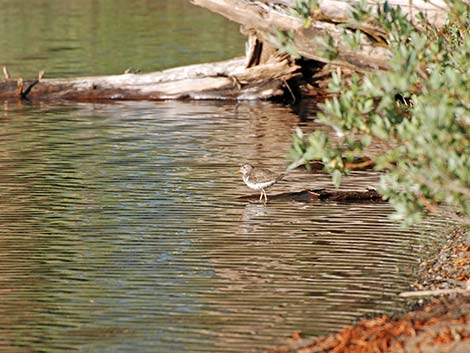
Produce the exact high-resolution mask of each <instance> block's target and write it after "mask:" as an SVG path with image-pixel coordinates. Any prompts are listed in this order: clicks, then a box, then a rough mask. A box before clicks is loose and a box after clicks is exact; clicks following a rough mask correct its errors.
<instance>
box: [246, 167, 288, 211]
mask: <svg viewBox="0 0 470 353" xmlns="http://www.w3.org/2000/svg"><path fill="white" fill-rule="evenodd" d="M240 173H242V178H243V181H244V183H245V184H246V186H248V187H249V188H250V189H253V190H261V195H260V196H259V201H261V200H262V199H263V197H264V203H266V202H268V196H267V195H266V191H265V190H264V189H267V188H269V187H271V186H273V185H274V184H276V183H277V182H278V181H280V180H281V179H282V178H284V176H285V175H286V174H285V173H280V174H276V173H273V172H272V171H270V170H268V169H261V168H255V167H253V166H252V165H251V164H249V163H245V164H243V165H242V166H241V167H240Z"/></svg>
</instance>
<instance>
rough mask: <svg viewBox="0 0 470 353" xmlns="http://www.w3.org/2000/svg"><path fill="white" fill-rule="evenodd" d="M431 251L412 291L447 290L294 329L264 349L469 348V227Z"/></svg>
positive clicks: (308, 352) (345, 352) (288, 352)
mask: <svg viewBox="0 0 470 353" xmlns="http://www.w3.org/2000/svg"><path fill="white" fill-rule="evenodd" d="M432 253H433V255H432V256H429V258H428V259H426V260H423V261H421V262H420V264H419V272H418V280H417V281H416V283H414V284H413V287H414V289H415V290H416V291H417V293H413V294H429V293H419V292H420V291H428V292H429V291H431V292H436V291H438V292H437V293H440V292H439V291H441V292H442V291H447V292H451V293H450V294H446V295H440V296H438V297H436V296H431V297H432V299H429V298H430V296H429V295H424V296H423V298H424V299H421V303H422V305H421V307H419V308H418V309H417V310H416V311H412V312H408V313H406V314H403V315H401V316H399V317H393V318H392V317H390V316H386V315H384V316H381V317H378V318H374V319H369V320H363V321H360V322H359V323H358V324H357V325H355V326H349V327H346V328H344V329H342V330H341V331H339V332H337V333H333V334H330V335H326V336H320V337H314V338H307V339H303V338H300V336H299V335H298V334H294V335H293V337H292V339H291V340H289V342H287V344H286V345H285V346H283V347H277V348H273V349H270V350H268V351H266V352H265V353H333V352H334V353H386V352H387V353H388V352H390V353H405V352H406V353H408V352H410V353H411V352H412V353H444V352H445V353H470V230H469V229H466V228H463V227H458V228H455V229H453V230H452V231H451V232H450V233H449V234H448V236H447V237H446V239H445V242H444V243H443V244H438V245H436V246H435V247H434V251H432ZM457 292H458V293H457Z"/></svg>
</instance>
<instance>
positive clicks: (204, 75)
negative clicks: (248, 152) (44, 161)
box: [0, 54, 300, 101]
mask: <svg viewBox="0 0 470 353" xmlns="http://www.w3.org/2000/svg"><path fill="white" fill-rule="evenodd" d="M4 70H6V69H4ZM299 75H300V73H299V67H298V66H297V65H296V64H295V63H294V62H293V60H291V59H290V58H289V57H288V56H287V55H280V54H278V55H275V56H272V57H271V58H270V59H269V60H268V61H267V62H265V63H264V64H261V65H257V66H254V67H250V68H246V60H245V59H244V58H237V59H232V60H227V61H222V62H216V63H210V64H199V65H190V66H183V67H177V68H173V69H168V70H164V71H159V72H154V73H147V74H133V73H125V74H123V75H114V76H98V77H82V78H67V79H44V78H42V75H41V74H40V77H39V78H38V79H37V80H23V79H22V78H19V79H12V78H10V77H9V75H8V76H7V75H5V79H4V80H2V81H0V99H1V100H15V99H23V100H55V101H57V100H74V101H113V100H168V99H199V100H202V99H211V100H217V99H226V100H257V99H269V98H273V97H277V96H280V95H282V94H284V93H285V92H286V86H288V81H289V80H291V79H293V78H295V77H297V76H299Z"/></svg>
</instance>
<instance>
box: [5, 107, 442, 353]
mask: <svg viewBox="0 0 470 353" xmlns="http://www.w3.org/2000/svg"><path fill="white" fill-rule="evenodd" d="M0 123H1V125H2V131H1V133H0V135H1V138H0V167H1V170H2V173H1V175H0V224H1V227H0V252H1V254H0V273H1V275H0V330H1V332H2V335H1V336H2V340H1V343H0V346H1V347H2V349H6V350H8V351H9V352H13V353H14V352H25V351H48V352H60V351H80V352H129V351H132V352H156V351H158V352H252V351H253V352H255V351H259V350H261V349H262V348H263V347H268V346H271V345H273V344H275V343H279V342H280V341H281V340H282V339H284V338H285V337H286V336H288V335H289V334H290V333H291V332H292V331H294V330H301V331H303V332H304V333H305V334H308V335H315V334H322V333H326V332H331V331H332V330H336V329H338V328H340V327H342V326H344V325H346V324H349V323H352V322H353V321H355V320H356V319H358V318H359V317H361V316H364V315H369V314H374V313H381V312H383V311H384V310H385V311H388V312H392V311H393V310H396V309H397V308H398V307H400V306H401V305H402V304H403V302H402V301H401V300H400V299H399V298H397V296H396V294H397V293H399V292H400V291H402V290H405V289H407V288H408V284H409V283H410V282H411V281H412V280H413V271H412V266H413V265H414V264H415V260H416V253H417V251H418V250H419V245H420V242H422V241H423V240H426V239H429V238H431V237H433V236H434V234H435V233H434V232H435V230H436V229H437V228H438V226H440V224H439V222H438V221H434V220H428V221H427V222H425V223H423V224H422V225H421V226H419V227H418V228H416V229H413V230H404V229H401V228H400V226H399V224H397V223H394V222H393V221H391V220H390V219H389V215H390V214H391V208H390V206H389V205H388V204H386V203H378V204H366V203H361V204H354V203H335V202H317V203H312V204H305V203H297V202H272V203H269V204H267V205H263V204H259V203H250V202H241V201H240V200H238V199H237V197H239V196H241V195H244V194H247V193H251V191H250V190H249V189H247V188H246V187H245V186H244V185H243V183H242V182H241V178H240V176H239V175H238V174H237V170H238V166H239V165H240V163H241V162H242V161H247V160H249V161H252V162H254V163H255V164H263V165H267V166H269V167H270V168H272V169H278V170H282V169H283V168H284V167H285V163H286V160H285V159H284V158H282V156H283V155H284V154H285V153H287V151H288V148H289V143H290V135H291V133H292V132H293V130H294V129H295V126H297V124H298V123H299V121H298V118H297V116H296V115H295V114H293V113H292V112H291V111H290V109H289V108H286V107H282V106H277V105H273V104H269V103H256V104H227V103H225V104H218V103H177V102H167V103H165V102H164V103H121V104H114V105H99V104H96V105H91V104H82V105H74V106H54V107H49V106H31V107H23V108H21V107H15V106H5V107H4V110H3V113H2V114H1V116H0ZM303 124H304V128H305V129H306V130H313V129H315V128H320V127H319V126H318V125H316V124H315V123H312V122H309V123H307V122H305V123H303ZM377 180H378V176H377V174H375V173H373V172H361V173H353V175H352V176H350V177H348V178H346V179H345V183H344V185H343V187H344V188H346V189H352V188H358V189H362V188H365V187H371V186H372V187H373V186H374V185H375V183H376V182H377ZM331 186H332V185H331V182H330V177H329V176H328V175H324V174H315V175H313V176H312V175H307V174H305V173H302V172H300V171H296V172H293V173H291V174H289V175H288V176H287V177H286V180H285V181H284V182H282V183H280V184H279V185H276V186H274V187H273V188H272V189H270V193H277V192H286V191H298V190H302V189H304V188H307V187H331Z"/></svg>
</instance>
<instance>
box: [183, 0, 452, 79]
mask: <svg viewBox="0 0 470 353" xmlns="http://www.w3.org/2000/svg"><path fill="white" fill-rule="evenodd" d="M359 1H360V0H348V1H339V0H323V1H322V0H320V1H319V6H320V11H317V13H315V14H312V24H311V26H310V27H308V28H305V27H304V25H305V23H304V22H305V21H304V20H303V19H301V18H300V17H299V16H297V15H295V14H293V13H292V8H293V7H294V5H295V1H293V0H290V1H289V0H274V1H267V0H265V1H263V0H258V1H253V0H191V2H192V3H193V4H195V5H198V6H201V7H204V8H207V9H209V10H211V11H213V12H216V13H218V14H220V15H222V16H224V17H226V18H228V19H229V20H231V21H234V22H237V23H239V24H241V25H242V27H243V28H244V31H245V32H250V33H253V32H255V33H256V35H257V37H258V38H260V39H261V40H262V41H264V42H271V43H273V42H274V41H275V40H276V39H275V38H276V35H277V34H276V33H277V32H278V31H292V33H293V38H294V41H293V47H294V48H295V50H296V51H297V52H298V53H299V54H300V55H301V56H303V57H304V58H309V59H314V60H317V61H320V62H325V63H332V64H335V65H339V66H342V67H347V68H350V69H354V70H357V71H364V70H369V69H387V68H388V67H389V66H388V60H389V58H390V53H389V51H388V49H387V48H386V46H387V41H386V36H385V34H384V33H383V32H382V31H381V30H380V29H378V28H375V27H373V26H371V25H368V24H366V23H364V24H360V25H353V24H351V23H352V21H351V5H352V4H353V3H357V2H359ZM378 3H379V2H378V1H369V4H370V5H377V4H378ZM388 3H389V5H390V6H398V5H400V6H401V7H402V8H403V10H404V11H405V12H406V13H408V15H409V17H410V20H411V21H414V20H415V19H416V16H417V14H418V13H419V12H423V13H424V14H425V15H426V16H427V18H428V21H429V22H431V23H434V24H436V25H437V26H440V25H442V24H443V23H444V21H445V19H446V5H445V2H444V0H432V1H429V2H428V1H424V0H415V1H412V2H410V1H408V0H389V2H388ZM344 28H348V30H351V31H353V30H354V31H355V30H359V31H361V32H362V34H363V35H362V42H361V43H362V45H361V48H360V49H358V50H352V49H351V48H350V47H349V45H347V44H346V43H345V41H344V36H343V29H344ZM327 36H331V37H332V38H333V39H334V43H335V47H336V50H337V57H336V59H334V60H332V61H328V60H326V59H325V58H324V57H322V56H321V55H319V53H320V52H321V51H322V49H324V48H323V47H322V44H321V40H322V39H323V40H324V39H325V38H326V37H327Z"/></svg>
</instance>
